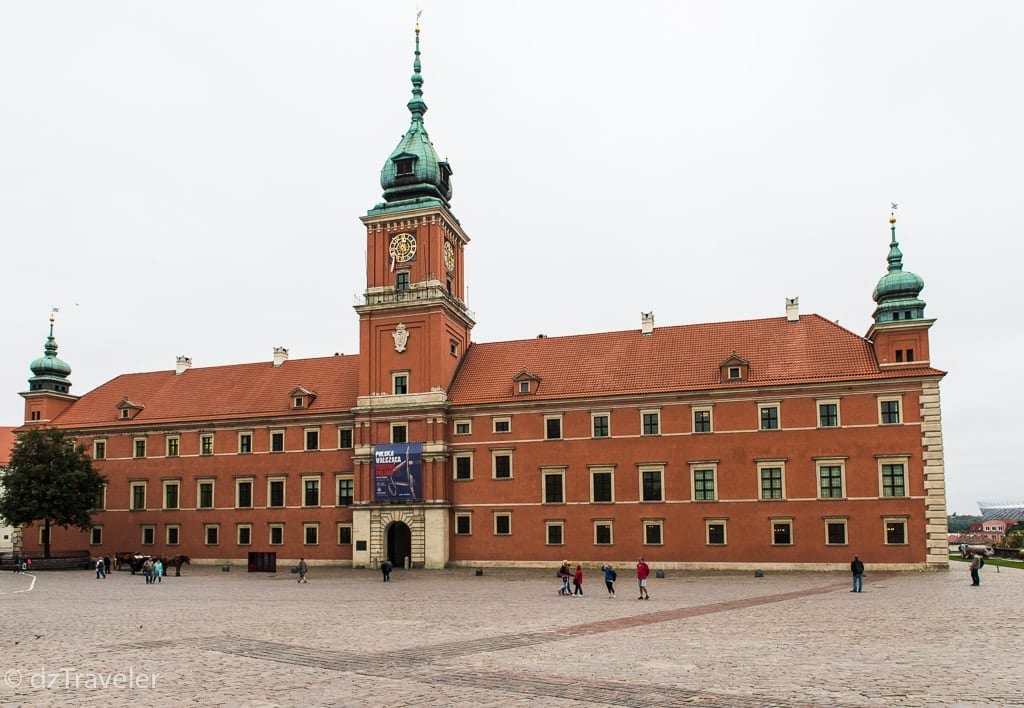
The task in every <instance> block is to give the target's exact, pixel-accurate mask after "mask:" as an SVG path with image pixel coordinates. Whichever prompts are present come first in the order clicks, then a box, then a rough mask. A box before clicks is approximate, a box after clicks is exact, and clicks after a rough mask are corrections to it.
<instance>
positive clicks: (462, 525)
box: [455, 514, 473, 536]
mask: <svg viewBox="0 0 1024 708" xmlns="http://www.w3.org/2000/svg"><path fill="white" fill-rule="evenodd" d="M472 521H473V517H472V516H470V515H469V514H456V515H455V533H456V534H458V535H459V536H469V535H470V534H471V533H472V531H473V523H472Z"/></svg>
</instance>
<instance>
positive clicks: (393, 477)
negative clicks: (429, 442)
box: [373, 443, 423, 501]
mask: <svg viewBox="0 0 1024 708" xmlns="http://www.w3.org/2000/svg"><path fill="white" fill-rule="evenodd" d="M373 480H374V488H375V494H374V498H375V499H376V500H377V501H409V500H417V501H418V500H421V499H423V443H394V444H391V445H374V446H373Z"/></svg>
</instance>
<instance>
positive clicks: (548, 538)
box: [544, 521, 565, 546]
mask: <svg viewBox="0 0 1024 708" xmlns="http://www.w3.org/2000/svg"><path fill="white" fill-rule="evenodd" d="M544 537H545V543H546V544H547V545H549V546H561V545H563V544H564V543H565V524H564V523H563V522H561V521H547V522H545V523H544Z"/></svg>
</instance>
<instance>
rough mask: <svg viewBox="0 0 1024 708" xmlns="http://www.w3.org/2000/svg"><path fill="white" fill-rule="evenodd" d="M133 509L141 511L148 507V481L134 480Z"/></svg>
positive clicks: (132, 486)
mask: <svg viewBox="0 0 1024 708" xmlns="http://www.w3.org/2000/svg"><path fill="white" fill-rule="evenodd" d="M131 492H132V510H134V511H139V510H141V509H145V508H146V483H145V482H132V485H131Z"/></svg>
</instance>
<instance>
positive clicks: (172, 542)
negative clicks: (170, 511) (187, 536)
mask: <svg viewBox="0 0 1024 708" xmlns="http://www.w3.org/2000/svg"><path fill="white" fill-rule="evenodd" d="M166 530H167V545H168V546H177V545H178V544H179V543H181V527H180V526H178V525H176V524H175V525H172V526H168V527H167V529H166Z"/></svg>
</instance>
